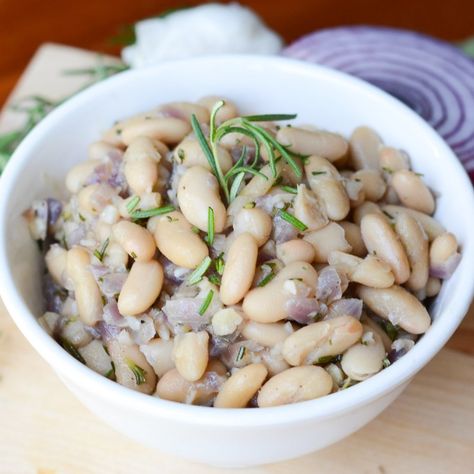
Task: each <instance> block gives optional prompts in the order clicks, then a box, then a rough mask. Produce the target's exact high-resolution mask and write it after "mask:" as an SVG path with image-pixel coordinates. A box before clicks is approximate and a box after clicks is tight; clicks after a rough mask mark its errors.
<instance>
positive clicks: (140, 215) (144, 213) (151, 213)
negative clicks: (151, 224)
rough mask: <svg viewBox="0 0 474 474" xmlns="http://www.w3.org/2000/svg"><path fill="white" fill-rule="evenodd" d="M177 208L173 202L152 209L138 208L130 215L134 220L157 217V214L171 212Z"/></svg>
mask: <svg viewBox="0 0 474 474" xmlns="http://www.w3.org/2000/svg"><path fill="white" fill-rule="evenodd" d="M174 210H175V208H174V206H172V205H171V204H170V205H168V206H163V207H154V208H152V209H145V210H141V209H137V210H136V211H133V212H131V213H130V217H131V218H132V219H133V220H138V219H148V218H149V217H155V216H162V215H163V214H169V213H170V212H173V211H174Z"/></svg>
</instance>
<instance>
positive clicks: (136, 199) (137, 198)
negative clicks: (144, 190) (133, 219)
mask: <svg viewBox="0 0 474 474" xmlns="http://www.w3.org/2000/svg"><path fill="white" fill-rule="evenodd" d="M139 202H140V196H133V197H132V199H130V201H128V202H127V211H128V213H129V214H131V213H132V212H133V211H134V210H135V208H136V207H137V206H138V203H139Z"/></svg>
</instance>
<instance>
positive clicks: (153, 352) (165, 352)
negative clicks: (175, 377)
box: [140, 338, 174, 377]
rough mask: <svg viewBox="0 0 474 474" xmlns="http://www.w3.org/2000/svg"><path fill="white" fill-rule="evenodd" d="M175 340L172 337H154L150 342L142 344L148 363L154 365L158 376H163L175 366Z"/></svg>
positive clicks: (141, 348) (142, 350) (141, 347)
mask: <svg viewBox="0 0 474 474" xmlns="http://www.w3.org/2000/svg"><path fill="white" fill-rule="evenodd" d="M173 345H174V343H173V341H172V340H171V339H168V340H165V339H160V338H156V339H152V340H151V341H150V342H149V343H148V344H146V345H143V346H140V350H141V352H142V353H143V354H144V355H145V357H146V360H147V361H148V363H149V364H150V365H151V366H152V367H153V370H154V371H155V373H156V375H158V377H163V375H165V374H166V372H169V371H170V370H171V369H173V368H174V361H173Z"/></svg>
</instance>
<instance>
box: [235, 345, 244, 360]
mask: <svg viewBox="0 0 474 474" xmlns="http://www.w3.org/2000/svg"><path fill="white" fill-rule="evenodd" d="M246 350H247V349H246V347H245V346H240V347H239V352H237V356H236V357H235V362H240V361H241V360H242V359H243V358H244V356H245V352H246Z"/></svg>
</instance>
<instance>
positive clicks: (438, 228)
mask: <svg viewBox="0 0 474 474" xmlns="http://www.w3.org/2000/svg"><path fill="white" fill-rule="evenodd" d="M382 209H383V210H384V211H385V212H386V213H388V214H389V215H390V216H392V217H396V216H397V215H398V214H400V213H401V212H406V213H407V214H410V216H413V217H414V218H415V219H416V220H417V221H418V222H419V223H420V224H421V226H422V227H423V229H424V231H425V232H426V234H427V235H428V239H429V240H430V242H431V241H432V240H434V239H435V238H436V237H438V235H441V234H443V233H444V232H446V230H445V228H444V227H443V226H442V225H441V224H440V223H439V222H438V221H437V220H436V219H434V218H433V217H431V216H429V215H428V214H424V213H423V212H419V211H416V210H414V209H410V208H408V207H402V206H394V205H388V206H383V208H382Z"/></svg>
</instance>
